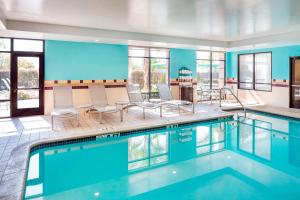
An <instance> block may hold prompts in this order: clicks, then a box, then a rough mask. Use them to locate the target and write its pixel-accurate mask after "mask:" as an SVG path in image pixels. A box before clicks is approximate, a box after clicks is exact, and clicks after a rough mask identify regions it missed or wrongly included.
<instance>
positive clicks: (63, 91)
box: [51, 86, 79, 129]
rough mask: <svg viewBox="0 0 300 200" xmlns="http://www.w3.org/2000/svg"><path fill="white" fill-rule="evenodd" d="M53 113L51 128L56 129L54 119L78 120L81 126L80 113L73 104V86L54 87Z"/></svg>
mask: <svg viewBox="0 0 300 200" xmlns="http://www.w3.org/2000/svg"><path fill="white" fill-rule="evenodd" d="M53 101H54V102H53V111H52V112H51V127H52V129H53V128H54V117H58V118H76V122H77V126H79V112H78V111H77V110H76V109H75V107H74V104H73V94H72V86H54V87H53Z"/></svg>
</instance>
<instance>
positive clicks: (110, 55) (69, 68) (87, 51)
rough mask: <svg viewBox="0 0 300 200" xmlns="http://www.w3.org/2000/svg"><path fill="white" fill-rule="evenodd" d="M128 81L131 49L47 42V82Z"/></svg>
mask: <svg viewBox="0 0 300 200" xmlns="http://www.w3.org/2000/svg"><path fill="white" fill-rule="evenodd" d="M127 78H128V46H126V45H112V44H98V43H86V42H66V41H54V40H46V41H45V80H102V79H107V80H111V79H127Z"/></svg>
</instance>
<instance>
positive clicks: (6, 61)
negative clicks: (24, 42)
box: [0, 38, 11, 118]
mask: <svg viewBox="0 0 300 200" xmlns="http://www.w3.org/2000/svg"><path fill="white" fill-rule="evenodd" d="M10 43H11V40H10V39H8V38H0V118H1V117H9V116H10V89H11V88H10V75H11V71H10V61H11V53H10V49H11V47H10Z"/></svg>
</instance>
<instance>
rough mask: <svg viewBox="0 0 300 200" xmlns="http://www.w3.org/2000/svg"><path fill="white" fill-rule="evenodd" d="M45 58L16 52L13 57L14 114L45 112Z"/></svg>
mask: <svg viewBox="0 0 300 200" xmlns="http://www.w3.org/2000/svg"><path fill="white" fill-rule="evenodd" d="M43 69H44V59H43V56H42V55H36V54H30V53H16V54H13V57H12V81H11V86H12V116H13V117H15V116H28V115H41V114H44V70H43Z"/></svg>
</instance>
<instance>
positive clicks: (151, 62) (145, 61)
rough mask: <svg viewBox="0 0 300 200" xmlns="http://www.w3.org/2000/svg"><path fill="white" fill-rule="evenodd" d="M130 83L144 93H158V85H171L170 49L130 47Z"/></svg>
mask: <svg viewBox="0 0 300 200" xmlns="http://www.w3.org/2000/svg"><path fill="white" fill-rule="evenodd" d="M128 67H129V69H128V71H129V74H128V76H129V77H128V82H129V83H132V84H139V86H140V88H141V91H142V92H143V93H155V92H158V90H157V88H156V84H158V83H166V84H168V83H169V49H160V48H145V47H129V52H128Z"/></svg>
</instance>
